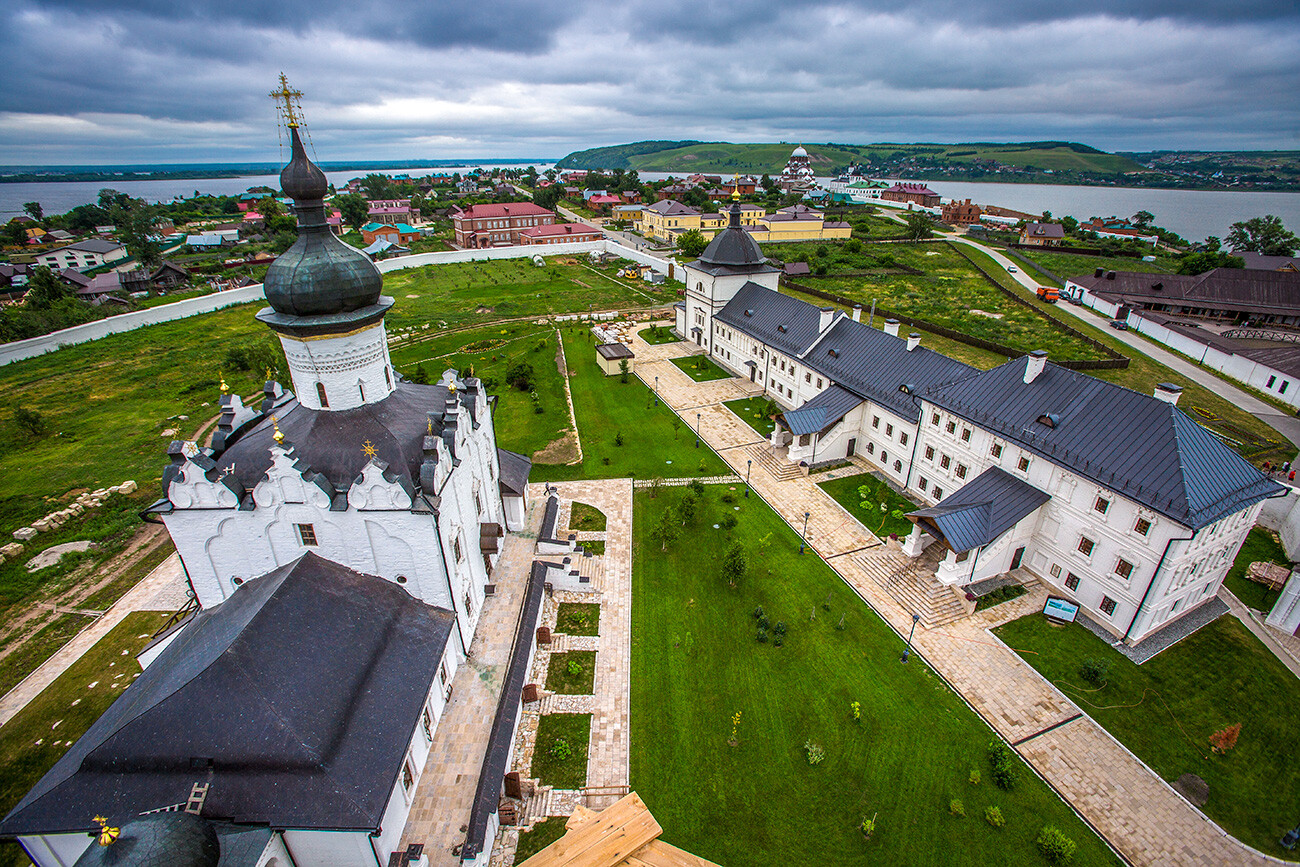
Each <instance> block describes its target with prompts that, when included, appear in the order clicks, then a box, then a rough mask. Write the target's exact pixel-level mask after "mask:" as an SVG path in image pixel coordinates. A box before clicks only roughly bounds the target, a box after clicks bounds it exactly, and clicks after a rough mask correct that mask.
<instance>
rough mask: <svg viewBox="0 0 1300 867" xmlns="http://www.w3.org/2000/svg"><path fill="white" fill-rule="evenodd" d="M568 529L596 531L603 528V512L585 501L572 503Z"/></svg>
mask: <svg viewBox="0 0 1300 867" xmlns="http://www.w3.org/2000/svg"><path fill="white" fill-rule="evenodd" d="M569 529H570V530H585V531H589V532H592V533H598V532H600V531H601V530H604V529H605V513H604V512H602V511H601V510H600V509H597V508H596V507H595V506H589V505H587V504H586V503H574V504H573V507H572V509H571V510H570V512H569Z"/></svg>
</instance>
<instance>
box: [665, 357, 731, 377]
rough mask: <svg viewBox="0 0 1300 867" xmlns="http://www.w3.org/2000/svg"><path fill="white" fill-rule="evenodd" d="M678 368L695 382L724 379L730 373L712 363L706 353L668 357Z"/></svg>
mask: <svg viewBox="0 0 1300 867" xmlns="http://www.w3.org/2000/svg"><path fill="white" fill-rule="evenodd" d="M669 361H671V362H672V363H673V364H675V365H676V366H677V368H678V369H679V370H681V371H682V372H683V373H685V374H686V375H687V376H689V377H690V378H691V379H693V380H695V381H696V382H711V381H712V380H715V379H726V378H727V377H729V376H731V374H730V373H727V371H725V370H723V369H722V368H721V367H718V365H716V364H714V363H713V361H712V359H710V358H709V357H708V356H707V355H687V356H685V357H684V358H671V359H669Z"/></svg>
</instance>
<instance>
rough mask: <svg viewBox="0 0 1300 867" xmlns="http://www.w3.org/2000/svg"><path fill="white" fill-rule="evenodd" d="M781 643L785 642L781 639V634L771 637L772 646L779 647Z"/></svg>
mask: <svg viewBox="0 0 1300 867" xmlns="http://www.w3.org/2000/svg"><path fill="white" fill-rule="evenodd" d="M783 644H785V642H784V641H783V640H782V639H781V636H779V635H778V636H777V637H776V638H773V639H772V646H773V647H780V646H781V645H783Z"/></svg>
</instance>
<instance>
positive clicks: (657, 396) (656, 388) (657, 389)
mask: <svg viewBox="0 0 1300 867" xmlns="http://www.w3.org/2000/svg"><path fill="white" fill-rule="evenodd" d="M658 405H659V377H657V376H656V377H655V406H658Z"/></svg>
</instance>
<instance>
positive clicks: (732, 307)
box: [713, 282, 821, 355]
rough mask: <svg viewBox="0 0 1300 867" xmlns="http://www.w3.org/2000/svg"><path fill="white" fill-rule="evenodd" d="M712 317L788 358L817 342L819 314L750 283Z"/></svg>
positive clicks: (808, 305)
mask: <svg viewBox="0 0 1300 867" xmlns="http://www.w3.org/2000/svg"><path fill="white" fill-rule="evenodd" d="M746 311H750V312H751V315H748V316H747V315H745V314H746ZM713 318H714V319H716V320H717V321H718V322H721V323H723V324H724V325H730V326H731V327H732V328H735V329H736V330H737V331H739V332H741V333H742V334H746V335H748V336H750V337H753V338H754V339H755V340H758V341H760V342H762V343H766V344H767V345H768V346H775V347H776V348H777V349H779V350H781V351H782V352H784V353H786V354H787V355H799V354H800V353H802V352H803V351H804V350H805V349H807V348H808V347H809V346H811V345H812V342H813V341H814V340H816V339H817V328H818V325H819V323H820V322H821V311H820V310H818V308H817V307H816V306H814V305H812V304H809V303H808V302H807V301H801V300H800V299H798V298H792V297H790V296H789V295H782V294H781V293H780V292H777V291H775V290H772V289H768V288H766V287H763V286H760V285H758V284H757V283H752V282H751V283H746V284H745V285H744V286H742V287H740V290H739V291H738V292H736V294H735V295H734V296H733V297H732V299H731V300H730V301H728V302H727V304H726V306H725V307H723V308H722V309H721V310H719V311H718V312H717V313H716V314H714V317H713Z"/></svg>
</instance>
